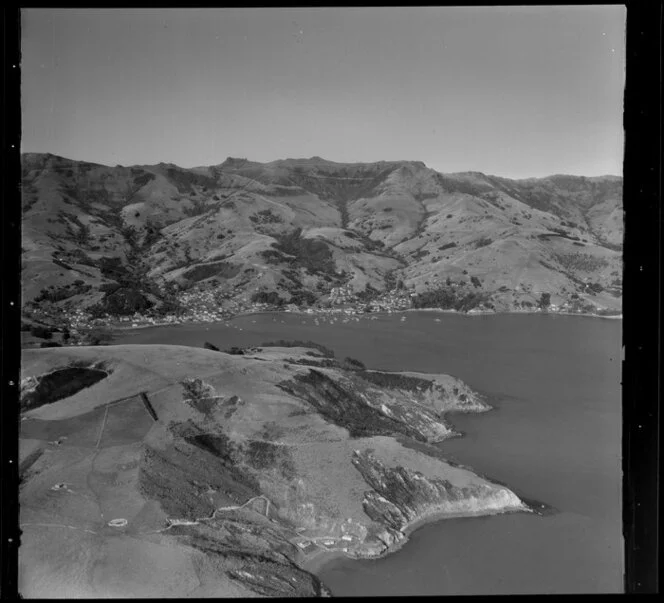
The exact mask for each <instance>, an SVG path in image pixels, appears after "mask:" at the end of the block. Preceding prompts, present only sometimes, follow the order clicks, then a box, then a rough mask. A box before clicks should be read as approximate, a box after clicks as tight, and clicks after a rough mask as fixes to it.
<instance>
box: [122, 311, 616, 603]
mask: <svg viewBox="0 0 664 603" xmlns="http://www.w3.org/2000/svg"><path fill="white" fill-rule="evenodd" d="M404 316H405V317H406V319H405V320H403V317H404ZM344 320H346V321H344ZM316 323H318V324H316ZM621 329H622V321H619V320H603V319H595V318H588V317H580V316H579V317H577V316H555V315H508V314H506V315H495V316H491V315H487V316H475V317H468V316H459V315H452V314H439V313H432V312H407V313H402V314H394V315H389V316H388V315H381V316H378V317H374V320H371V317H370V316H366V317H363V318H361V319H360V320H358V321H356V320H355V319H353V318H351V319H337V320H336V321H335V322H334V323H333V324H331V323H330V321H329V320H322V319H314V317H312V316H300V315H284V314H261V315H253V316H244V317H240V318H237V319H235V320H233V321H231V322H230V323H229V325H228V326H224V325H181V326H175V327H158V328H153V329H152V328H151V329H140V330H134V331H127V332H126V333H125V334H124V335H122V336H121V338H119V339H118V343H171V344H180V345H195V346H202V345H203V343H204V342H205V341H209V342H211V343H214V344H215V345H217V346H218V347H220V348H221V349H225V348H228V347H230V346H243V345H257V344H260V343H263V342H266V341H271V340H275V339H301V340H313V341H316V342H318V343H321V344H323V345H326V346H328V347H331V348H332V349H334V350H335V352H336V355H337V357H340V358H343V357H345V356H351V357H353V358H357V359H359V360H361V361H363V362H364V363H365V364H366V365H367V367H368V368H380V369H384V370H410V371H424V372H442V373H449V374H452V375H454V376H457V377H459V378H461V379H463V380H464V381H465V382H466V383H468V384H469V385H470V386H471V387H473V388H474V389H476V390H478V391H480V392H481V393H483V394H484V395H485V396H487V399H488V401H489V402H490V403H491V404H492V405H493V406H494V410H493V411H491V412H489V413H484V414H481V415H461V414H457V415H453V416H451V417H450V420H451V422H452V423H453V425H454V426H455V428H456V429H457V430H459V431H461V432H463V433H464V437H462V438H454V439H451V440H448V441H446V442H444V443H442V444H440V446H441V448H442V450H443V451H444V452H445V453H446V455H447V456H448V457H449V458H450V459H452V460H454V461H456V462H458V463H461V464H463V465H466V466H469V467H472V468H473V469H474V470H476V471H477V472H479V473H481V474H482V475H485V476H486V477H488V478H489V479H493V480H496V481H500V482H501V483H504V484H506V485H508V486H509V487H510V488H512V489H513V490H514V491H515V492H516V493H517V494H519V495H521V496H524V497H526V498H528V499H535V500H539V501H542V502H544V503H546V504H547V505H550V506H551V507H552V508H553V511H554V512H553V513H551V514H547V515H544V516H534V515H529V514H509V515H502V516H491V517H485V518H468V519H449V520H443V521H440V522H437V523H434V524H429V525H425V526H423V527H422V528H420V529H419V530H417V531H416V532H414V533H413V534H412V535H411V537H410V540H409V542H408V543H407V544H406V545H405V546H404V547H403V548H402V549H400V550H399V551H397V552H395V553H394V554H392V555H389V556H387V557H385V558H382V559H379V560H373V561H370V560H360V561H357V560H350V559H339V560H336V559H335V560H333V561H330V562H329V563H328V564H326V565H324V566H323V567H322V569H321V570H320V572H319V573H320V577H321V578H322V579H323V581H324V582H325V583H326V584H327V585H328V586H329V587H330V589H331V591H332V592H333V594H334V595H338V596H350V595H360V596H371V595H446V594H448V595H454V594H458V595H466V594H468V595H478V594H517V593H599V592H621V591H622V585H623V582H622V580H623V542H622V516H621V513H622V511H621V501H622V494H621V482H622V472H621V431H622V426H621V425H622V424H621V395H620V368H621Z"/></svg>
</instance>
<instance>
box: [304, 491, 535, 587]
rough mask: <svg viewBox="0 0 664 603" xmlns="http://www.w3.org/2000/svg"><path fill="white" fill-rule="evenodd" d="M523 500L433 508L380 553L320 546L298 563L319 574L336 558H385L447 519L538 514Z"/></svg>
mask: <svg viewBox="0 0 664 603" xmlns="http://www.w3.org/2000/svg"><path fill="white" fill-rule="evenodd" d="M519 500H521V499H519ZM521 502H522V507H513V508H507V509H503V510H496V511H477V512H474V513H464V512H459V513H449V512H447V511H437V510H432V511H430V512H428V513H424V514H423V515H421V516H419V517H417V518H416V519H413V520H412V521H410V522H408V523H407V524H406V525H405V526H404V527H403V528H402V529H401V530H399V531H400V532H401V533H402V534H403V538H401V539H400V540H399V541H397V542H395V543H394V544H391V545H389V546H387V547H386V548H385V549H384V550H383V551H382V552H381V553H379V554H378V555H367V556H363V555H353V554H350V553H345V552H343V551H340V550H328V549H323V548H321V547H319V549H318V550H317V551H316V552H314V553H312V554H310V555H309V556H306V557H303V558H301V559H298V561H297V564H298V565H299V567H300V568H302V569H303V570H305V571H307V572H309V573H312V574H314V575H316V576H318V575H319V573H320V572H321V571H322V569H323V568H324V567H325V566H326V565H328V564H329V563H331V562H332V561H334V560H336V559H349V560H351V561H373V560H378V559H383V558H385V557H387V556H388V555H391V554H393V553H396V552H397V551H399V550H400V549H402V548H403V547H404V546H405V545H406V543H408V542H409V540H410V537H411V536H412V534H413V533H415V532H416V531H417V530H419V529H421V528H424V527H426V526H428V525H430V524H434V523H438V522H440V521H445V520H448V519H465V518H473V517H490V516H493V515H505V514H508V513H532V514H537V512H536V511H535V510H534V509H532V508H531V507H530V506H528V504H527V503H525V502H524V501H523V500H521Z"/></svg>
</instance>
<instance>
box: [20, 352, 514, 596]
mask: <svg viewBox="0 0 664 603" xmlns="http://www.w3.org/2000/svg"><path fill="white" fill-rule="evenodd" d="M315 356H317V353H316V351H315V350H311V349H309V350H303V349H294V348H279V347H271V348H269V349H267V348H265V349H260V348H259V349H252V350H251V351H249V352H248V353H247V354H245V355H231V354H226V353H222V352H218V351H214V350H207V349H196V348H184V347H179V346H147V345H144V346H131V345H125V346H107V347H87V348H84V347H81V348H49V349H44V350H30V351H26V352H25V353H24V358H23V363H22V366H23V371H24V374H23V375H22V377H23V379H25V381H23V382H22V385H23V388H22V392H23V395H24V396H25V397H26V398H27V397H29V396H32V395H33V394H34V392H35V387H34V384H35V383H38V382H39V379H40V378H41V377H43V376H44V375H46V374H56V371H62V370H67V368H68V367H72V366H77V365H78V366H80V364H81V363H82V362H85V363H87V364H88V366H91V365H92V364H93V363H103V366H105V367H106V369H107V371H108V377H107V378H104V379H102V380H101V381H98V382H96V383H92V384H90V385H89V386H87V387H83V385H85V384H83V385H82V387H83V389H80V390H77V391H76V393H75V394H73V395H72V396H70V397H66V396H65V397H63V398H59V399H57V400H51V399H50V398H49V399H48V400H47V401H45V402H44V404H42V405H36V406H34V407H33V406H31V407H25V406H24V407H23V409H22V414H23V418H24V419H25V420H24V421H23V422H22V423H21V438H22V439H24V440H25V443H26V445H25V446H24V447H23V449H24V450H25V451H26V455H27V454H29V452H30V450H33V449H35V446H37V447H39V450H40V451H41V450H43V453H41V452H40V454H39V455H38V456H35V455H33V457H34V458H33V457H30V458H29V459H27V458H25V459H22V461H25V462H26V463H27V462H28V461H29V463H30V467H29V469H28V468H27V465H26V470H25V473H24V476H23V483H22V486H21V503H22V506H21V522H22V524H23V525H25V526H26V528H25V529H26V531H25V533H24V537H23V545H22V551H23V553H22V562H21V563H22V568H23V569H22V572H23V575H24V576H25V577H26V578H25V579H26V584H29V585H31V586H29V587H28V588H27V590H26V595H29V596H45V595H46V594H48V592H47V591H48V590H49V589H44V588H42V587H40V586H39V585H40V584H41V585H45V584H50V585H51V586H50V587H49V588H50V591H53V592H56V594H57V593H60V594H67V595H72V594H75V593H76V592H78V593H84V594H90V593H92V594H96V595H99V594H105V595H111V596H138V595H139V594H140V593H143V595H142V596H157V595H158V596H185V595H187V596H252V595H262V596H318V595H324V594H325V592H326V591H325V587H324V585H322V584H321V583H320V581H319V580H318V579H317V578H316V577H315V576H313V575H311V574H310V573H308V572H307V571H305V570H304V569H303V567H305V566H306V563H307V560H309V559H311V558H314V557H316V556H318V555H319V554H320V553H322V552H330V551H332V552H337V553H342V554H345V555H348V556H352V557H376V556H379V555H382V554H385V553H386V552H389V551H390V550H392V549H393V548H394V547H396V546H398V545H399V543H401V542H403V541H404V539H405V538H406V536H407V533H408V530H409V528H410V527H411V526H412V525H413V524H414V523H417V522H419V521H420V520H422V519H427V518H434V517H436V518H442V517H445V516H458V515H477V514H486V513H496V512H502V511H513V510H525V506H524V505H523V504H522V503H521V501H520V500H519V499H518V497H516V496H515V495H514V494H513V493H512V492H510V491H509V490H508V489H507V488H505V487H503V486H498V485H496V484H492V483H490V482H488V481H487V480H486V479H484V478H482V477H480V476H477V475H475V474H474V473H472V471H470V470H467V469H463V468H459V467H454V466H452V465H450V464H448V463H446V462H445V461H444V460H442V459H441V458H439V457H437V456H432V455H431V454H427V452H426V450H427V448H431V446H430V443H431V442H436V441H439V440H441V439H444V438H446V437H450V436H451V435H454V433H453V430H452V429H451V427H450V426H449V425H448V424H447V423H446V421H445V414H446V413H447V412H450V411H471V412H481V411H484V410H487V409H488V408H489V407H488V406H487V405H486V404H485V403H484V402H483V401H482V400H481V398H480V397H479V396H478V395H477V394H475V393H474V392H472V390H470V388H468V386H466V385H465V384H463V383H462V382H460V381H459V380H458V379H455V378H454V377H449V376H447V375H426V374H422V373H385V372H381V371H368V370H364V369H360V368H356V369H349V368H344V367H343V366H341V365H340V363H338V362H336V361H334V360H330V359H328V360H330V361H329V362H326V363H322V362H321V359H320V358H315ZM312 360H313V361H314V362H316V363H318V366H311V362H312ZM320 364H325V366H320ZM95 366H100V365H99V364H95ZM28 377H33V379H31V380H28V379H27V378H28ZM408 443H412V445H411V446H407V445H405V444H408ZM28 526H30V527H28ZM63 528H67V529H66V530H63ZM65 537H66V538H68V540H67V547H66V549H64V550H66V553H65V554H64V556H63V554H62V551H63V544H64V541H63V538H65ZM109 547H110V548H109ZM52 559H58V562H57V563H53V562H52V561H51V560H52ZM128 559H134V561H132V567H134V570H133V571H134V574H135V579H132V580H129V579H125V578H124V576H125V575H126V572H125V569H123V568H125V566H126V565H127V563H128V561H127V560H128ZM169 563H172V564H173V565H172V566H171V565H169ZM169 567H172V568H175V567H178V568H180V569H179V570H178V571H179V574H178V576H179V577H178V579H177V580H176V579H175V578H174V575H175V574H173V572H172V571H171V570H168V568H169ZM33 578H34V579H33ZM57 584H60V585H61V588H60V587H56V586H53V585H57ZM197 585H198V586H197ZM65 586H66V587H65ZM31 589H32V590H31Z"/></svg>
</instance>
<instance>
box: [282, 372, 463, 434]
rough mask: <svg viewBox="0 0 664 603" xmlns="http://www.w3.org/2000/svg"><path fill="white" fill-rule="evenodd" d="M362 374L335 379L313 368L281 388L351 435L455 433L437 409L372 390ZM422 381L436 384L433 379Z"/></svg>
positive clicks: (400, 396)
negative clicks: (432, 381)
mask: <svg viewBox="0 0 664 603" xmlns="http://www.w3.org/2000/svg"><path fill="white" fill-rule="evenodd" d="M361 375H362V373H357V374H356V373H354V372H347V373H346V374H345V378H344V379H339V378H336V379H333V378H332V377H331V376H330V375H329V374H327V372H323V371H317V370H314V369H311V370H310V371H309V372H308V373H307V374H303V375H302V374H301V375H296V376H295V377H294V379H292V380H290V381H284V382H282V383H280V384H279V387H280V388H281V389H283V390H284V391H286V392H288V393H289V394H291V395H294V396H297V397H298V398H300V399H302V400H305V401H306V402H308V403H309V404H311V406H313V407H314V408H315V409H316V411H318V413H319V414H321V415H322V416H323V417H325V418H326V419H327V420H328V421H330V422H332V423H334V424H335V425H338V426H340V427H344V428H346V429H347V430H348V431H349V433H350V435H351V437H370V436H374V435H394V434H401V435H405V436H407V437H411V438H413V439H415V440H419V441H421V442H435V441H439V440H442V439H444V438H445V437H449V436H450V435H452V434H453V431H452V429H451V428H450V427H448V426H447V425H446V424H445V422H444V421H443V420H442V418H441V416H440V414H439V413H438V412H436V410H435V408H427V407H426V406H425V405H423V404H420V403H418V402H417V400H416V399H415V398H414V397H413V396H411V395H403V392H401V394H402V395H399V392H398V391H389V390H388V391H386V390H382V391H380V390H379V391H376V388H375V387H374V389H373V390H371V389H369V388H368V387H367V384H366V383H363V381H364V380H363V379H362V377H361ZM420 381H422V382H423V383H425V384H427V385H428V386H432V383H431V381H426V380H424V379H420Z"/></svg>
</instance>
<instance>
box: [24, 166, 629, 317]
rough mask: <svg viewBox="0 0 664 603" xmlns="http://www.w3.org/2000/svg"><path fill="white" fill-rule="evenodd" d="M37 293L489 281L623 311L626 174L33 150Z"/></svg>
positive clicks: (359, 289)
mask: <svg viewBox="0 0 664 603" xmlns="http://www.w3.org/2000/svg"><path fill="white" fill-rule="evenodd" d="M22 193H23V194H22V204H23V206H22V207H23V228H22V294H23V303H24V306H26V307H32V308H34V307H43V306H49V307H52V308H56V309H62V308H67V307H69V308H92V309H93V310H95V311H96V312H97V313H100V312H106V313H109V314H133V312H134V311H136V310H138V311H148V310H156V309H162V310H163V312H167V311H168V308H169V307H170V305H169V304H173V303H174V300H177V299H178V296H180V295H181V294H182V293H183V292H191V291H198V290H208V291H212V292H218V293H219V295H220V299H221V298H222V297H225V298H229V297H230V298H234V299H237V300H243V301H245V302H250V301H251V300H253V301H266V302H270V303H288V302H292V303H296V304H298V305H312V304H320V303H324V302H326V301H327V300H328V299H329V296H330V293H331V292H332V290H333V289H334V288H339V287H345V289H346V290H348V291H350V292H351V293H352V294H360V295H364V296H365V297H366V298H370V297H371V295H377V294H378V293H379V292H381V291H385V290H386V289H392V288H395V287H396V286H397V284H399V286H400V287H401V288H404V289H406V290H410V291H411V292H412V293H413V294H414V295H419V294H424V293H426V292H431V291H440V290H442V289H445V288H448V289H449V290H450V291H452V290H453V289H455V288H456V290H458V291H459V290H464V291H465V290H471V291H477V292H478V293H482V298H481V299H482V300H483V302H485V303H486V304H487V307H489V308H493V309H495V310H512V309H514V308H520V307H523V306H524V305H526V306H527V305H536V304H537V303H538V300H539V299H540V297H541V295H542V293H545V294H546V293H548V294H550V296H551V297H550V300H551V302H552V303H554V304H562V303H564V302H572V303H576V304H577V305H580V306H583V305H584V304H589V303H590V304H591V305H594V306H596V307H600V308H608V309H614V310H619V309H620V307H621V296H622V236H623V235H622V233H623V224H622V179H621V178H619V177H615V176H605V177H594V178H585V177H578V176H565V175H555V176H550V177H547V178H539V179H526V180H510V179H506V178H499V177H495V176H488V175H485V174H482V173H479V172H464V173H453V174H441V173H438V172H436V171H435V170H432V169H430V168H428V167H426V166H425V165H424V164H423V163H421V162H418V161H380V162H376V163H336V162H332V161H327V160H324V159H321V158H320V157H312V158H310V159H285V160H279V161H273V162H270V163H256V162H252V161H248V160H246V159H237V158H228V159H227V160H226V161H224V162H223V163H221V164H219V165H215V166H208V167H198V168H191V169H184V168H181V167H178V166H176V165H173V164H163V163H162V164H158V165H152V166H130V167H125V166H120V165H118V166H115V167H109V166H104V165H98V164H93V163H87V162H84V161H74V160H70V159H65V158H62V157H58V156H55V155H50V154H34V153H27V154H24V155H23V157H22Z"/></svg>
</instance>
